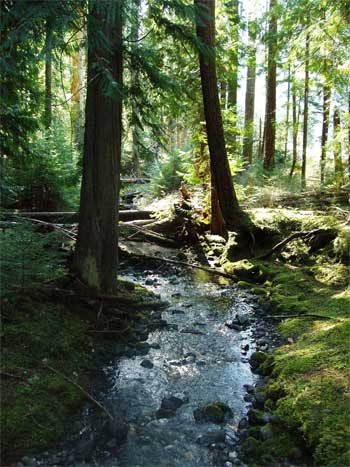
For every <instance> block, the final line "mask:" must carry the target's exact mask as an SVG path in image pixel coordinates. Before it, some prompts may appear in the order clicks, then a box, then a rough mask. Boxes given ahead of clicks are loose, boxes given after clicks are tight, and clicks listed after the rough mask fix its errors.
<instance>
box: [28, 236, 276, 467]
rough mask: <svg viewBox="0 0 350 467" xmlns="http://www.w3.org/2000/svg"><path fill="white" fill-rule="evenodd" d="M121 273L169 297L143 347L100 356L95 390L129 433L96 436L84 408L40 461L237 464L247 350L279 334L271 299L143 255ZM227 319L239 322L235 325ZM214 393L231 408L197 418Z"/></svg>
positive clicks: (118, 466)
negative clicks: (222, 414) (272, 324)
mask: <svg viewBox="0 0 350 467" xmlns="http://www.w3.org/2000/svg"><path fill="white" fill-rule="evenodd" d="M145 247H146V248H150V246H147V245H146V246H144V247H143V251H144V248H145ZM135 248H139V249H140V248H142V246H140V245H139V244H138V245H136V246H135ZM146 252H149V251H146ZM152 254H161V255H162V256H166V255H167V256H168V257H172V258H174V257H175V258H176V254H177V253H176V252H175V253H174V252H173V251H172V250H167V249H165V248H161V247H157V251H156V252H155V251H152ZM146 267H147V268H146ZM122 278H123V279H127V280H129V281H133V282H137V283H141V284H143V285H145V286H146V287H147V288H148V289H150V290H152V291H153V292H154V293H156V294H158V295H159V296H160V298H161V299H162V300H165V301H167V302H168V306H167V307H166V308H165V309H164V310H163V311H162V316H161V318H162V322H163V323H164V326H163V327H161V328H157V329H154V330H152V331H151V332H149V334H148V338H147V341H146V342H145V343H144V349H145V351H144V352H141V353H140V351H139V350H138V351H135V347H133V346H132V345H129V346H128V347H127V349H126V351H124V353H123V355H122V356H120V355H119V356H118V357H116V358H111V359H110V360H109V361H108V362H104V364H103V368H102V373H103V378H100V382H99V384H98V387H99V389H98V390H97V392H96V394H97V396H96V397H97V398H98V400H100V401H101V402H102V403H103V404H104V405H105V406H106V407H108V408H109V409H110V410H111V412H112V413H113V414H116V417H117V419H118V422H117V423H120V424H122V425H121V426H122V427H123V426H124V427H127V430H128V436H127V441H126V442H125V443H124V444H122V445H121V446H120V445H119V444H120V443H119V442H118V437H119V438H120V437H122V438H123V436H124V435H123V428H122V429H121V428H120V426H117V428H116V430H113V429H112V430H109V431H108V430H107V431H108V435H107V436H106V437H105V438H104V440H103V442H101V437H100V436H99V435H98V432H99V431H100V429H101V428H99V427H100V421H97V420H96V415H94V412H95V411H94V410H93V409H92V408H91V407H90V408H89V407H86V408H85V410H84V413H83V414H80V416H79V419H77V420H76V422H75V427H76V430H75V434H73V435H68V437H67V439H66V440H64V441H63V442H62V444H61V445H60V449H59V450H56V452H55V453H54V454H52V452H50V453H46V457H45V456H44V457H43V458H42V459H41V460H39V458H37V464H36V465H52V462H53V461H55V462H54V464H55V465H74V466H78V465H79V466H80V465H85V466H87V465H88V466H98V467H102V466H104V467H108V466H115V467H138V466H139V467H207V466H208V467H209V466H213V465H216V466H222V467H223V466H224V465H225V464H227V462H232V464H231V465H243V464H242V463H241V461H240V460H239V456H238V454H237V452H239V438H238V436H237V433H236V432H237V426H238V424H239V422H240V420H241V419H242V418H243V417H245V416H246V414H247V411H248V409H249V407H251V404H250V398H249V394H247V388H250V387H252V386H253V385H254V384H256V383H257V382H258V377H257V376H256V375H255V374H254V373H253V372H252V370H251V366H250V364H249V356H250V354H251V353H252V352H254V351H255V350H256V349H257V348H259V345H260V346H265V347H266V346H269V347H271V346H273V345H274V341H273V339H276V342H277V339H278V338H277V336H275V337H274V338H272V337H271V335H273V330H272V329H268V327H267V326H268V325H267V324H266V323H265V322H264V319H263V315H264V313H266V311H267V307H266V306H265V305H258V304H257V303H256V299H255V298H254V297H253V296H252V295H251V294H249V292H247V291H245V290H242V289H241V288H238V287H237V286H235V285H233V284H232V283H230V281H228V280H227V279H224V278H221V277H217V276H213V275H211V274H208V273H206V272H204V271H199V270H195V269H193V270H189V269H186V268H184V267H181V266H174V265H168V264H158V265H155V264H154V263H150V264H147V263H145V262H142V261H140V262H139V264H137V262H136V263H134V264H133V266H132V267H131V266H128V265H126V266H125V267H124V270H122ZM264 307H265V309H264ZM232 319H233V320H234V322H238V324H236V325H231V321H230V320H232ZM235 320H236V321H235ZM237 320H238V321H237ZM228 326H229V327H228ZM271 333H272V334H271ZM265 350H266V348H265ZM101 381H103V384H102V383H101ZM214 401H220V402H222V403H224V404H226V405H227V406H229V407H230V409H231V410H232V414H230V416H229V417H226V418H225V420H224V421H223V423H220V424H217V423H212V422H210V421H203V420H201V421H200V422H198V421H196V420H195V418H194V416H193V413H194V411H195V410H196V409H198V408H201V407H204V406H207V405H208V404H211V403H213V402H214ZM160 409H161V410H160ZM121 420H122V421H123V422H121ZM73 431H74V430H73ZM84 443H85V444H84ZM45 462H46V464H45ZM227 466H228V467H230V464H227Z"/></svg>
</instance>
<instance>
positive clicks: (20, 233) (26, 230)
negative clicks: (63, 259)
mask: <svg viewBox="0 0 350 467" xmlns="http://www.w3.org/2000/svg"><path fill="white" fill-rule="evenodd" d="M0 235H1V249H0V282H1V295H6V294H7V293H9V292H11V291H13V290H18V289H20V288H24V287H26V288H27V287H35V286H37V285H39V284H40V283H42V282H43V281H45V280H50V279H54V278H56V277H59V276H60V275H62V274H63V268H61V267H59V265H58V264H57V261H56V260H57V259H58V257H59V255H61V254H62V253H61V254H60V253H58V252H57V251H56V249H54V248H53V245H54V243H55V242H57V240H58V234H57V233H56V232H52V233H49V234H47V233H46V234H40V233H38V232H36V231H35V230H34V227H33V226H32V225H31V224H30V222H28V221H22V220H21V221H16V222H15V223H13V225H12V226H11V227H9V228H6V229H3V230H2V232H1V233H0Z"/></svg>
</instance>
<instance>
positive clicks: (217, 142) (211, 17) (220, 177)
mask: <svg viewBox="0 0 350 467" xmlns="http://www.w3.org/2000/svg"><path fill="white" fill-rule="evenodd" d="M194 3H195V7H196V14H197V36H198V38H199V39H200V40H201V41H202V42H203V43H204V44H205V45H206V46H208V47H209V48H210V54H205V55H204V54H203V53H200V55H199V62H200V75H201V83H202V94H203V103H204V113H205V120H206V127H207V136H208V146H209V153H210V168H211V175H212V176H211V183H212V184H213V186H214V188H215V190H216V194H217V196H218V200H219V206H220V210H221V213H222V216H223V218H224V220H225V223H226V227H227V229H228V230H236V229H237V230H239V229H240V227H242V224H243V213H242V211H241V209H240V207H239V204H238V200H237V196H236V193H235V190H234V187H233V183H232V176H231V171H230V166H229V162H228V158H227V152H226V145H225V136H224V129H223V125H222V118H221V109H220V102H219V96H218V87H217V76H216V59H215V1H214V0H194ZM203 10H204V12H203ZM200 11H201V12H203V14H200ZM204 15H205V17H204Z"/></svg>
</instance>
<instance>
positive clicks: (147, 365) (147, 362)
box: [141, 359, 154, 369]
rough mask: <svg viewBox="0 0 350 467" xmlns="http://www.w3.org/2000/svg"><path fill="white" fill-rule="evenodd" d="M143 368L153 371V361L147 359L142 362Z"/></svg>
mask: <svg viewBox="0 0 350 467" xmlns="http://www.w3.org/2000/svg"><path fill="white" fill-rule="evenodd" d="M141 366H143V367H144V368H149V369H151V368H153V367H154V365H153V363H152V362H151V360H147V359H145V360H142V362H141Z"/></svg>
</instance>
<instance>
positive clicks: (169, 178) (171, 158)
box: [150, 151, 186, 196]
mask: <svg viewBox="0 0 350 467" xmlns="http://www.w3.org/2000/svg"><path fill="white" fill-rule="evenodd" d="M185 159H186V156H185V153H183V152H181V151H176V152H175V151H174V152H170V153H169V154H167V155H166V156H164V157H163V158H162V159H161V160H159V161H158V162H156V163H155V165H154V166H153V168H152V170H151V172H150V176H151V186H150V189H151V191H152V193H153V194H154V195H156V196H162V195H164V194H166V193H170V192H171V191H172V190H176V189H178V188H179V187H180V184H181V181H182V180H183V178H184V171H185Z"/></svg>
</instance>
